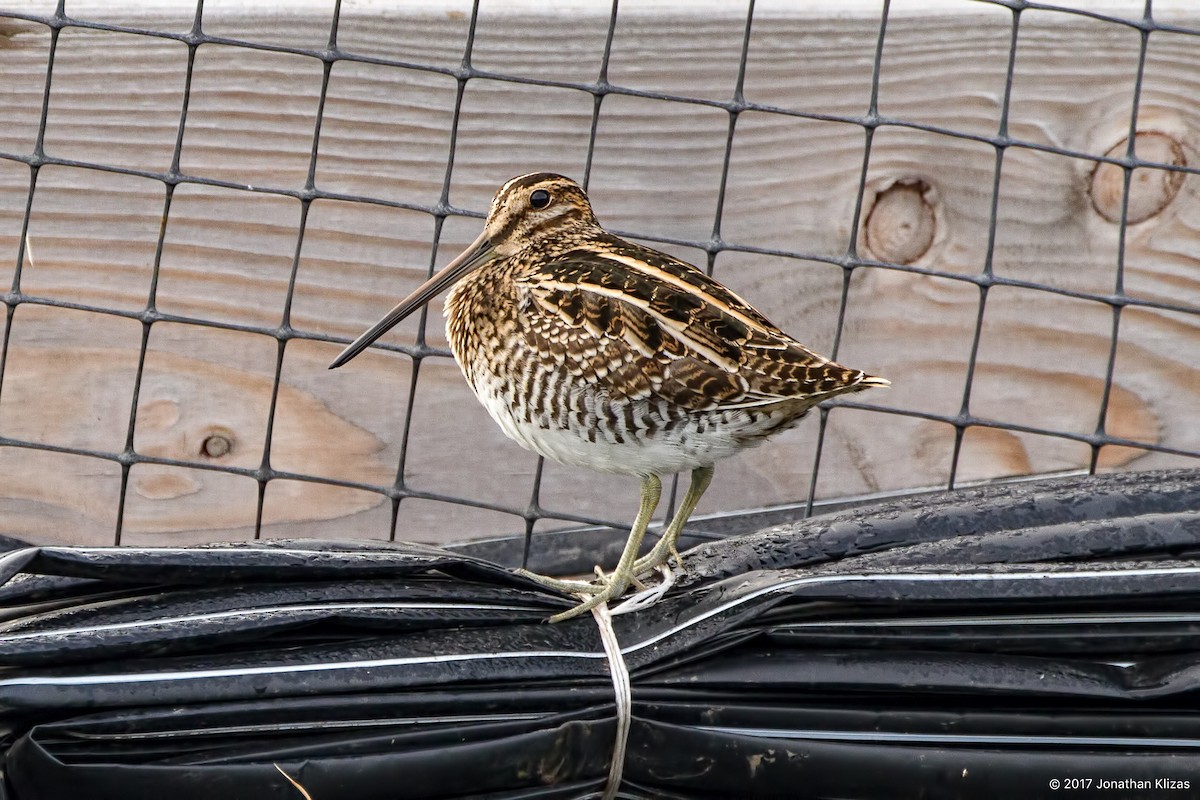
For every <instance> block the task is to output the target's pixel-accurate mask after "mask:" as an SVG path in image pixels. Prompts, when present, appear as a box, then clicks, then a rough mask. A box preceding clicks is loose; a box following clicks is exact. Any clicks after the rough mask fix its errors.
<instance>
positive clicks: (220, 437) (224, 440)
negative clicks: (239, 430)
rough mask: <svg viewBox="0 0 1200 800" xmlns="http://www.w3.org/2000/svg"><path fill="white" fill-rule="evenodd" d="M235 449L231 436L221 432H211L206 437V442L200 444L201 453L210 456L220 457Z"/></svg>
mask: <svg viewBox="0 0 1200 800" xmlns="http://www.w3.org/2000/svg"><path fill="white" fill-rule="evenodd" d="M232 449H233V442H232V441H230V438H229V436H227V435H225V434H221V433H213V434H209V435H208V436H206V437H205V439H204V442H203V443H202V444H201V445H200V455H202V456H208V457H209V458H220V457H221V456H224V455H227V454H228V453H229V451H230V450H232Z"/></svg>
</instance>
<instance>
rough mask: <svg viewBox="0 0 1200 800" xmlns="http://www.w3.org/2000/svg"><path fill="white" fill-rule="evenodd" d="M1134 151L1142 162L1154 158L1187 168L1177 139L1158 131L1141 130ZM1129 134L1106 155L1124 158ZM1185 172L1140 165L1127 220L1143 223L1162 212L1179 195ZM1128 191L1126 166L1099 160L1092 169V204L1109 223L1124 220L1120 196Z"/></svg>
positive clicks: (1132, 184)
mask: <svg viewBox="0 0 1200 800" xmlns="http://www.w3.org/2000/svg"><path fill="white" fill-rule="evenodd" d="M1133 147H1134V152H1135V153H1137V157H1138V159H1140V160H1142V161H1154V162H1157V163H1160V164H1169V165H1171V166H1174V167H1186V166H1187V156H1186V155H1185V154H1184V152H1183V145H1181V144H1180V143H1179V141H1178V140H1177V139H1175V138H1174V137H1172V136H1169V135H1167V134H1165V133H1158V132H1157V131H1139V132H1138V133H1137V134H1136V135H1135V136H1134V140H1133ZM1128 148H1129V139H1128V137H1127V138H1125V139H1122V140H1121V141H1119V142H1117V143H1116V144H1115V145H1113V146H1112V147H1111V148H1110V149H1109V151H1108V152H1107V153H1105V154H1104V155H1105V156H1106V157H1107V158H1124V157H1125V153H1126V151H1127V150H1128ZM1183 178H1184V173H1182V172H1176V171H1174V170H1169V169H1155V168H1153V167H1138V168H1135V169H1134V170H1133V173H1132V174H1131V175H1130V181H1129V205H1128V207H1127V209H1126V212H1125V221H1126V223H1127V224H1129V225H1135V224H1137V223H1139V222H1144V221H1145V220H1148V219H1150V217H1153V216H1154V215H1156V214H1158V213H1160V212H1161V211H1162V210H1163V209H1164V208H1166V207H1167V205H1168V204H1169V203H1170V202H1171V201H1172V200H1174V199H1175V195H1177V194H1179V188H1180V187H1181V186H1182V185H1183ZM1124 194H1125V168H1124V167H1122V166H1120V165H1118V164H1108V163H1100V164H1097V165H1096V169H1095V170H1093V171H1092V207H1093V208H1095V209H1096V212H1097V213H1098V214H1100V216H1102V217H1104V218H1105V219H1106V220H1108V221H1109V222H1120V221H1121V198H1122V196H1123V195H1124Z"/></svg>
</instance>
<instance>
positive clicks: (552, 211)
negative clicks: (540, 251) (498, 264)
mask: <svg viewBox="0 0 1200 800" xmlns="http://www.w3.org/2000/svg"><path fill="white" fill-rule="evenodd" d="M596 224H597V223H596V217H595V216H594V215H593V214H592V204H591V203H590V202H589V201H588V198H587V195H586V194H584V192H583V189H582V188H580V186H579V184H578V183H576V182H575V181H573V180H571V179H570V178H565V177H563V176H562V175H555V174H554V173H552V172H534V173H530V174H529V175H522V176H520V177H518V178H513V179H512V180H511V181H509V182H508V183H506V184H504V185H503V186H501V187H500V191H498V192H496V197H495V198H494V199H493V200H492V208H491V210H490V211H489V212H488V218H487V223H486V224H485V225H484V227H483V238H485V239H486V240H487V243H488V245H489V247H490V248H491V250H492V252H494V253H495V254H496V255H498V256H505V257H506V256H511V255H514V254H515V253H518V252H520V251H521V250H524V249H525V248H527V247H532V246H536V245H539V244H541V243H542V242H544V241H546V240H548V239H552V238H555V237H561V236H563V235H564V234H570V233H572V232H574V231H578V230H586V229H588V228H590V227H594V226H595V225H596Z"/></svg>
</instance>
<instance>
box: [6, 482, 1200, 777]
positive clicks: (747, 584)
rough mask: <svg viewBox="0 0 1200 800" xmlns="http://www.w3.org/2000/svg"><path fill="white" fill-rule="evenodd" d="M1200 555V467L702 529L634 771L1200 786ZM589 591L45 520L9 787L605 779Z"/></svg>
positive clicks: (13, 705)
mask: <svg viewBox="0 0 1200 800" xmlns="http://www.w3.org/2000/svg"><path fill="white" fill-rule="evenodd" d="M1198 553H1200V473H1198V472H1196V471H1172V472H1145V473H1128V474H1122V475H1114V476H1104V477H1085V478H1072V479H1061V480H1049V481H1039V482H1031V483H1022V484H1009V485H1004V486H996V487H989V488H984V489H973V490H964V491H957V492H950V493H944V494H937V495H924V496H921V497H914V498H911V499H907V500H901V501H895V502H891V503H886V504H883V505H878V506H874V507H870V508H862V509H856V510H853V511H848V512H842V513H840V514H835V515H830V516H825V517H816V518H813V519H810V520H805V521H803V522H798V523H796V524H792V525H787V526H781V527H777V528H773V529H770V530H767V531H763V532H761V533H757V534H752V535H749V536H743V537H737V538H734V539H728V540H723V541H718V542H713V543H710V544H705V545H702V546H701V547H698V548H694V549H693V550H692V551H690V552H689V553H687V554H686V559H685V561H686V565H687V571H686V573H685V574H683V575H681V576H679V580H678V582H677V584H676V585H675V586H674V587H673V588H672V589H671V590H670V591H669V592H668V593H667V594H666V596H665V597H664V598H663V599H661V600H660V601H659V602H657V603H656V604H654V605H651V606H649V607H648V608H643V609H640V610H637V611H633V612H631V613H627V614H622V615H619V616H615V617H613V620H612V625H613V630H614V632H615V634H616V638H617V640H618V641H619V642H620V647H621V653H622V659H621V660H622V662H623V663H624V664H625V666H626V667H627V668H628V670H629V674H630V685H631V687H632V707H631V711H630V714H629V717H628V722H629V727H628V736H627V739H625V740H624V741H625V748H624V757H623V761H622V763H623V767H624V768H623V779H622V781H621V783H620V789H619V792H616V793H614V794H610V796H617V797H625V798H742V797H746V798H750V797H781V798H782V797H788V798H796V797H812V798H888V800H891V798H897V797H924V798H989V797H995V798H1012V797H1022V798H1036V797H1062V796H1065V795H1067V794H1068V793H1069V794H1070V796H1074V797H1091V796H1095V797H1101V796H1108V797H1116V796H1122V797H1125V796H1129V797H1132V796H1137V797H1160V796H1161V797H1186V796H1195V794H1197V793H1200V692H1198V691H1197V690H1198V689H1200V558H1197V554H1198ZM571 602H572V601H571V600H570V599H568V598H564V597H560V596H557V595H555V594H554V593H551V592H547V591H545V590H543V589H541V588H540V587H538V586H537V585H536V584H533V583H531V582H528V581H526V580H524V579H522V578H520V577H518V576H516V575H514V574H512V573H511V572H509V571H507V570H505V569H502V568H500V567H497V566H495V565H494V564H490V563H488V562H487V561H483V560H481V559H477V558H472V557H470V556H464V555H461V554H456V553H453V552H449V551H446V550H441V549H438V548H433V547H428V546H422V545H411V544H399V543H397V544H386V543H366V542H363V543H353V544H347V543H345V542H340V543H334V542H314V541H277V542H256V543H252V544H239V545H223V546H212V547H196V548H59V547H41V548H38V547H20V546H17V545H15V544H14V546H13V547H12V548H11V549H9V550H8V551H6V552H0V665H2V666H0V753H2V754H3V755H2V762H0V763H2V764H3V780H0V798H4V800H31V798H33V799H36V800H57V798H71V800H80V798H97V800H101V799H103V798H114V800H115V799H116V798H120V799H121V800H134V799H136V798H169V800H191V799H192V798H196V799H197V800H199V799H200V798H204V799H205V800H211V799H212V798H219V800H240V799H241V798H247V799H248V800H268V799H269V798H297V799H299V798H301V797H303V795H302V794H301V790H299V789H297V788H296V786H294V785H293V783H292V782H291V781H289V780H288V778H287V777H285V776H284V774H283V773H286V775H287V776H290V778H292V779H294V780H295V781H296V782H297V783H299V784H300V785H301V786H302V787H303V789H304V791H306V792H307V793H308V794H309V795H310V796H311V797H312V798H313V800H332V798H339V799H341V798H354V800H369V799H370V798H380V800H383V798H386V799H387V800H406V799H407V798H431V799H432V798H462V797H485V798H581V797H600V796H602V795H603V793H604V792H605V791H606V787H608V777H609V768H610V762H611V760H612V758H613V754H614V749H615V748H616V747H617V745H616V742H617V741H618V739H619V737H618V718H619V717H620V714H619V712H618V704H617V702H616V694H615V692H614V683H613V677H612V670H611V665H610V661H609V659H608V658H607V657H606V655H605V650H604V646H603V644H602V641H601V637H600V633H599V629H598V626H597V622H596V620H595V619H593V618H592V617H590V616H584V617H581V618H577V619H574V620H570V621H568V622H566V623H562V624H558V625H547V624H545V623H544V622H543V621H542V620H544V618H545V617H547V616H548V615H550V614H552V613H554V612H555V611H558V610H561V609H563V608H566V607H568V606H569V605H570V604H571ZM622 730H623V729H622ZM608 790H609V791H610V792H612V791H613V790H612V789H611V787H608Z"/></svg>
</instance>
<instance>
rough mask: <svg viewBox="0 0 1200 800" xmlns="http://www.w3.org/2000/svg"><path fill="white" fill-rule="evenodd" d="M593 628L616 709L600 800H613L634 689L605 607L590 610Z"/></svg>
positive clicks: (622, 762) (622, 765) (626, 741)
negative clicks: (604, 657)
mask: <svg viewBox="0 0 1200 800" xmlns="http://www.w3.org/2000/svg"><path fill="white" fill-rule="evenodd" d="M592 616H593V617H595V619H596V626H597V627H598V628H599V629H600V641H601V642H603V643H604V653H605V655H607V656H608V669H609V672H610V674H611V675H612V683H613V694H614V696H615V698H616V705H617V738H616V741H615V742H614V743H613V753H612V761H611V762H610V764H609V767H608V784H607V785H606V786H605V788H604V794H602V795H601V800H615V798H616V797H617V795H618V793H619V792H620V790H621V775H622V773H623V772H624V771H625V748H626V747H627V746H628V744H629V728H630V726H631V723H632V717H633V687H632V685H631V684H630V681H629V667H628V666H626V664H625V658H624V657H623V656H622V655H621V643H620V642H618V641H617V632H616V631H614V630H613V626H612V614H611V613H609V610H608V606H607V605H605V604H604V603H601V604H600V605H598V606H596V607H595V608H593V609H592Z"/></svg>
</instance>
